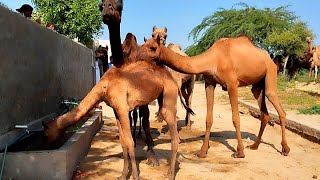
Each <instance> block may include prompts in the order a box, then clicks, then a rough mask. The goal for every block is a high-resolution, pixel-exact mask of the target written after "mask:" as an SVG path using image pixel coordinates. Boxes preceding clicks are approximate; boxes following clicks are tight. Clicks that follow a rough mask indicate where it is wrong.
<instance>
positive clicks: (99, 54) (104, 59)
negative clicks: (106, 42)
mask: <svg viewBox="0 0 320 180" xmlns="http://www.w3.org/2000/svg"><path fill="white" fill-rule="evenodd" d="M95 54H96V58H97V59H99V60H101V63H102V69H100V77H102V75H103V74H104V73H105V72H106V71H107V70H108V68H109V67H108V46H106V47H102V46H101V45H100V46H99V47H98V48H97V49H96V50H95ZM101 70H102V71H101Z"/></svg>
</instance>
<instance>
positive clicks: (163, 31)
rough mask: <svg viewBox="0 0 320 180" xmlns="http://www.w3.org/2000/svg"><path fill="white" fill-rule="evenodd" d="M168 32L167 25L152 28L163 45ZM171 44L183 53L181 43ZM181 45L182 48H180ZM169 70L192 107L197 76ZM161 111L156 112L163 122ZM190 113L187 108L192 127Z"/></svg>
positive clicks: (186, 101)
mask: <svg viewBox="0 0 320 180" xmlns="http://www.w3.org/2000/svg"><path fill="white" fill-rule="evenodd" d="M167 33H168V30H167V28H166V27H164V28H157V26H154V27H153V28H152V38H154V39H156V38H157V37H160V43H161V44H162V45H165V44H166V40H167V36H168V35H167ZM169 45H170V44H169ZM170 46H171V48H173V49H174V51H175V52H177V53H180V54H181V53H183V52H182V51H181V47H180V46H179V45H174V44H171V45H170ZM179 47H180V49H179ZM183 54H184V55H186V54H185V53H183ZM159 65H161V66H163V64H159ZM163 67H164V66H163ZM168 70H169V72H170V73H171V75H172V76H173V78H174V79H175V80H176V82H177V83H178V86H179V93H182V96H183V98H184V99H185V104H187V106H188V107H190V105H191V97H192V92H193V86H194V81H195V78H193V75H187V74H182V73H179V72H176V71H174V70H172V69H170V68H168ZM181 78H182V79H181ZM179 95H180V94H179ZM180 100H181V97H180ZM158 103H159V104H160V103H161V97H160V98H159V100H158ZM159 111H160V107H159ZM159 111H158V112H156V117H157V121H158V122H162V119H161V117H160V116H158V114H159ZM190 113H191V114H192V115H194V113H193V112H191V111H188V110H187V112H186V119H185V120H186V125H187V127H188V129H191V121H190Z"/></svg>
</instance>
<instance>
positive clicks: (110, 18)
mask: <svg viewBox="0 0 320 180" xmlns="http://www.w3.org/2000/svg"><path fill="white" fill-rule="evenodd" d="M99 9H100V11H101V15H102V21H103V23H105V24H110V23H118V24H120V22H121V15H122V9H123V3H122V0H102V2H101V3H100V4H99Z"/></svg>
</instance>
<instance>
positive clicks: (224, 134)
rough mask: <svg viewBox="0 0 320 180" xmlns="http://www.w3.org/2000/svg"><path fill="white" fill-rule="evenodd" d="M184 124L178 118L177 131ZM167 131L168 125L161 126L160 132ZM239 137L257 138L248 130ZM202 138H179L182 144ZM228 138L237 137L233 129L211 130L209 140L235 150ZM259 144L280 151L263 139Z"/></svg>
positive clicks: (164, 140)
mask: <svg viewBox="0 0 320 180" xmlns="http://www.w3.org/2000/svg"><path fill="white" fill-rule="evenodd" d="M184 126H185V124H184V121H183V120H179V121H178V131H179V130H181V127H184ZM193 131H195V130H193ZM167 132H168V126H167V125H163V126H162V128H161V133H167ZM203 134H204V133H203ZM241 137H242V140H244V139H251V140H255V139H256V138H257V136H256V135H255V134H252V133H249V132H241ZM203 139H204V135H201V136H198V137H190V138H184V139H180V140H181V142H180V144H184V143H188V142H194V141H201V140H203ZM230 139H237V137H236V132H235V131H218V132H211V133H210V139H209V140H210V141H212V142H218V143H221V144H223V145H224V146H226V147H227V148H228V149H229V150H231V151H232V152H236V149H235V148H234V147H232V146H231V145H230V144H229V143H228V140H230ZM170 141H171V140H170V139H159V140H157V141H156V142H155V144H164V143H170ZM252 143H253V142H252ZM261 144H266V145H268V146H270V147H272V148H273V149H274V150H276V151H277V152H278V153H281V151H280V150H279V149H277V148H276V147H275V145H274V144H271V143H268V142H265V141H263V140H261Z"/></svg>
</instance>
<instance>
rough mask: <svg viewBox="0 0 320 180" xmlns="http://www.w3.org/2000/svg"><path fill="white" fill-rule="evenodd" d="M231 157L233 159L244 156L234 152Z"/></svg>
mask: <svg viewBox="0 0 320 180" xmlns="http://www.w3.org/2000/svg"><path fill="white" fill-rule="evenodd" d="M231 157H233V158H244V157H245V155H244V153H239V152H235V153H233V154H232V155H231Z"/></svg>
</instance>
